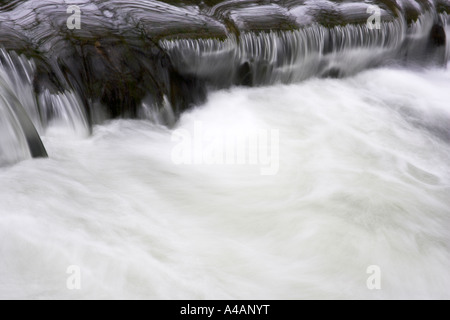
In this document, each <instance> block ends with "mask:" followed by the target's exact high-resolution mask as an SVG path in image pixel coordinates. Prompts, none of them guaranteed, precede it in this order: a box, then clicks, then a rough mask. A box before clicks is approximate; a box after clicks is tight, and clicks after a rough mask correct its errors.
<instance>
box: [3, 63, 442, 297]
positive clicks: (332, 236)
mask: <svg viewBox="0 0 450 320" xmlns="http://www.w3.org/2000/svg"><path fill="white" fill-rule="evenodd" d="M449 84H450V72H449V71H448V70H415V71H413V70H403V69H396V68H385V69H379V70H370V71H366V72H363V73H361V74H359V75H357V76H354V77H351V78H347V79H340V80H337V79H311V80H307V81H305V82H303V83H300V84H292V85H275V86H270V87H262V88H251V89H250V88H233V89H230V90H222V91H218V92H215V93H211V94H210V95H209V98H208V101H207V102H206V103H205V104H204V105H201V106H198V107H196V108H194V109H193V110H191V111H188V112H186V113H184V114H183V115H182V117H181V119H180V120H179V122H178V124H177V125H176V126H175V128H172V129H169V128H167V127H164V126H160V125H157V124H154V123H151V122H149V121H140V120H139V121H138V120H119V121H113V122H109V123H106V124H104V125H99V126H96V127H94V131H93V135H92V136H91V137H88V138H86V136H84V135H76V134H74V133H72V131H71V130H70V129H68V127H67V126H64V125H58V122H57V121H56V122H54V123H52V124H51V125H50V126H49V128H48V129H47V130H46V132H45V133H44V134H43V135H42V140H43V143H44V145H45V147H46V149H47V152H48V154H49V159H34V160H26V161H23V162H20V163H18V164H15V165H13V166H8V167H3V168H0V181H1V183H0V235H1V240H0V256H1V259H0V298H30V299H42V298H88V299H89V298H91V299H93V298H127V299H135V298H148V299H230V298H231V299H305V298H306V299H309V298H325V299H330V298H344V299H348V298H350V299H352V298H358V299H359V298H369V299H372V298H373V299H381V298H388V299H399V298H447V299H448V298H450V291H449V289H448V288H450V269H449V266H450V233H449V229H450V165H449V164H450V143H449V141H450V139H449V138H450V130H449V128H450V126H449V125H450V109H449V106H448V102H449V101H450V91H449V90H448V86H449ZM199 124H201V125H202V128H203V129H204V132H208V130H210V131H209V132H213V131H214V130H216V131H217V130H221V129H223V130H226V131H227V134H231V135H232V134H233V132H235V133H236V134H238V133H239V132H242V130H245V131H252V130H254V131H255V132H256V131H258V132H261V131H266V132H271V131H274V132H278V134H279V146H278V147H279V148H278V149H279V150H278V153H277V154H278V161H279V163H278V165H279V166H278V170H277V172H276V174H274V175H262V174H261V171H260V169H261V168H260V167H259V166H257V165H256V166H255V165H250V164H248V163H247V164H242V165H237V164H236V165H232V164H231V165H220V164H212V165H208V164H205V163H199V164H195V163H194V164H177V163H175V162H174V159H173V151H174V148H175V147H176V144H177V142H176V141H175V140H174V135H175V134H176V133H177V132H180V130H183V132H192V134H193V136H195V134H194V131H195V127H196V126H198V125H199ZM70 266H77V267H79V270H80V271H81V282H80V283H81V288H80V290H69V289H68V287H67V279H68V277H69V276H70V274H68V273H67V270H68V268H69V267H70ZM369 266H378V267H379V270H380V271H381V289H380V290H369V289H368V287H367V279H368V278H369V276H370V274H368V273H367V268H368V267H369Z"/></svg>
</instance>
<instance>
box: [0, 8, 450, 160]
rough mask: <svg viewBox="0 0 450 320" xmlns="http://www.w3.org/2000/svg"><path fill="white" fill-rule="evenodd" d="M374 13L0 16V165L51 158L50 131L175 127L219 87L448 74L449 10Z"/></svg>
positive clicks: (6, 11) (27, 11) (49, 12)
mask: <svg viewBox="0 0 450 320" xmlns="http://www.w3.org/2000/svg"><path fill="white" fill-rule="evenodd" d="M389 3H390V2H389ZM373 4H378V5H379V6H380V7H379V11H380V15H381V16H380V18H381V21H380V23H379V28H372V27H373V25H372V27H369V25H368V22H366V21H368V17H369V13H368V12H370V11H367V9H370V4H369V3H340V2H333V1H327V2H323V3H322V2H321V3H317V2H313V1H306V2H305V1H288V2H286V3H284V2H274V3H268V4H260V3H259V2H258V3H256V2H254V1H220V2H217V3H216V2H212V3H209V2H208V3H206V4H205V3H203V4H199V5H195V4H191V5H182V4H179V5H173V4H167V3H163V2H159V1H154V0H146V1H143V2H142V3H140V4H139V5H137V4H133V3H131V4H130V2H123V1H116V0H111V1H89V2H82V3H79V6H80V11H81V12H82V14H83V15H82V17H81V18H82V23H81V29H80V30H69V29H68V28H67V26H66V20H67V17H68V15H67V14H66V12H67V4H66V3H65V1H62V0H56V1H52V3H51V4H50V3H48V2H38V1H32V0H17V1H15V2H14V3H13V4H11V5H3V6H0V23H1V24H2V29H1V30H0V40H2V42H1V43H2V46H4V49H1V52H0V60H1V65H0V81H1V84H0V87H1V88H0V92H1V95H2V96H1V111H0V112H1V113H2V114H3V116H2V120H1V121H2V123H3V125H2V129H1V130H2V131H4V134H3V135H2V138H1V139H2V140H1V141H2V142H1V145H0V148H1V150H2V156H1V158H2V159H4V160H2V162H4V163H11V162H16V161H17V160H20V159H26V158H29V157H30V156H45V155H46V152H45V150H44V147H43V145H42V143H41V141H40V135H42V134H43V133H44V132H45V130H46V128H47V127H48V125H49V124H51V125H55V124H58V125H59V126H60V127H65V128H67V129H68V130H71V131H73V132H76V133H77V134H79V135H81V136H85V135H87V134H89V132H90V131H91V129H92V128H91V126H92V125H95V124H99V123H102V121H104V120H107V119H111V118H121V117H124V118H144V119H149V120H151V121H153V122H158V123H160V124H164V125H169V126H171V125H174V124H175V123H176V120H177V118H178V117H179V116H180V114H181V113H182V112H183V111H185V110H187V109H189V108H191V107H193V106H195V105H198V104H201V103H203V102H204V101H205V100H206V95H207V92H208V90H211V89H212V90H215V89H221V88H229V87H232V86H264V85H274V84H279V83H282V84H290V83H295V82H299V81H303V80H305V79H308V78H311V77H323V78H341V77H347V76H352V75H355V74H356V73H358V72H360V71H362V70H365V69H368V68H374V67H379V66H385V65H390V64H400V65H418V66H424V65H426V66H428V65H439V66H445V65H446V63H447V61H448V60H449V58H450V44H449V41H446V37H447V36H446V35H447V34H448V31H449V24H448V13H447V12H449V11H450V8H447V7H446V5H445V4H443V3H442V2H434V1H431V2H426V3H422V2H420V3H419V2H417V3H416V2H414V1H406V0H405V1H396V2H395V3H394V2H392V3H390V4H386V2H385V1H377V0H374V1H373ZM16 52H20V55H19V54H17V53H16ZM14 145H16V146H17V148H15V147H11V146H14ZM27 145H28V147H27ZM11 149H17V150H11ZM8 150H9V151H8ZM8 153H10V155H7V154H8Z"/></svg>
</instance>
